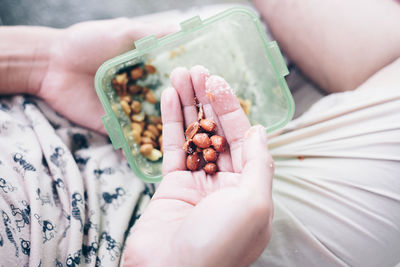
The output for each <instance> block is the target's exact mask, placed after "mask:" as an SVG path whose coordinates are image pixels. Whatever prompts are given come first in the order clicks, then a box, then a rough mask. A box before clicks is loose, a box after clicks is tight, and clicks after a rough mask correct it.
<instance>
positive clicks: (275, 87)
mask: <svg viewBox="0 0 400 267" xmlns="http://www.w3.org/2000/svg"><path fill="white" fill-rule="evenodd" d="M146 56H147V60H149V61H150V62H151V63H152V64H154V65H155V66H156V67H157V69H158V71H159V72H160V73H161V76H162V77H169V73H170V72H171V71H172V69H173V68H175V67H178V66H185V67H188V68H190V67H192V66H194V65H197V64H200V65H204V66H205V67H206V68H208V69H209V70H210V73H211V74H217V75H220V76H222V77H223V78H225V79H226V80H227V81H228V82H229V84H230V85H231V86H232V88H233V90H234V91H235V93H236V94H237V95H238V96H239V97H241V98H244V99H249V100H250V101H251V102H252V109H251V113H250V115H249V119H250V121H251V122H252V124H257V123H259V124H262V125H264V126H265V127H266V128H267V129H274V128H276V126H277V124H279V123H281V122H282V121H285V120H286V118H287V114H288V112H289V106H288V100H287V98H286V96H285V95H284V90H283V88H281V85H280V83H279V80H278V78H277V75H278V74H277V73H275V71H274V68H273V66H272V64H271V62H270V59H269V58H268V55H267V53H266V47H265V44H264V42H263V40H262V37H261V36H260V35H259V33H258V30H257V27H256V26H255V23H254V21H253V18H252V17H250V16H249V15H248V14H247V13H239V12H235V13H232V14H230V15H228V16H227V17H225V18H223V19H221V20H219V21H216V22H214V23H212V24H210V25H207V26H205V27H204V28H202V29H201V30H198V31H194V32H191V33H188V34H186V35H185V36H184V37H183V38H179V40H176V41H175V42H173V43H170V44H168V45H167V46H162V47H159V48H158V49H155V50H152V51H151V52H150V53H149V54H147V55H146ZM167 85H170V84H169V80H168V79H165V80H164V81H163V86H164V87H165V86H167Z"/></svg>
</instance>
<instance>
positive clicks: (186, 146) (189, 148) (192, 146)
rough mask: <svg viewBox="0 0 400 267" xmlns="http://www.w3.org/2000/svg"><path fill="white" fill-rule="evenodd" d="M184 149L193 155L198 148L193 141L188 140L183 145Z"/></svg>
mask: <svg viewBox="0 0 400 267" xmlns="http://www.w3.org/2000/svg"><path fill="white" fill-rule="evenodd" d="M183 149H184V150H185V152H186V153H188V154H193V153H194V152H195V151H196V146H195V144H194V143H193V141H192V139H188V140H186V142H185V143H184V144H183Z"/></svg>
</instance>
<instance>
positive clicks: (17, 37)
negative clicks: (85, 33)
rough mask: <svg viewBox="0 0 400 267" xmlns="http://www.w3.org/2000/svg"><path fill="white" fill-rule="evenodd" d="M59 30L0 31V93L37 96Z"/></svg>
mask: <svg viewBox="0 0 400 267" xmlns="http://www.w3.org/2000/svg"><path fill="white" fill-rule="evenodd" d="M59 32H60V30H57V29H51V28H45V27H25V26H16V27H2V28H1V29H0V39H1V40H3V41H2V42H1V43H0V51H1V52H0V93H1V94H16V93H28V94H33V95H35V94H37V93H38V92H39V90H40V86H41V83H42V81H43V79H44V77H45V76H46V73H47V69H48V66H49V63H50V59H51V50H52V47H53V45H54V43H55V41H56V40H57V38H58V35H59Z"/></svg>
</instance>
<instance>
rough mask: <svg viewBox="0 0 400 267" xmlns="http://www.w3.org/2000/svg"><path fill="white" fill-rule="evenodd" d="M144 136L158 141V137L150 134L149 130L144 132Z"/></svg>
mask: <svg viewBox="0 0 400 267" xmlns="http://www.w3.org/2000/svg"><path fill="white" fill-rule="evenodd" d="M143 136H147V137H150V138H151V139H152V140H156V139H157V137H156V136H155V135H154V134H153V133H152V132H150V131H149V130H146V131H144V132H143Z"/></svg>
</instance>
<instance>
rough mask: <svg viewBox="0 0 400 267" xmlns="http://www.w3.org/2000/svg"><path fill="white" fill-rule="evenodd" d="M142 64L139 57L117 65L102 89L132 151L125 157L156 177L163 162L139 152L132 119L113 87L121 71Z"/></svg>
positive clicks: (142, 170)
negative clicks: (133, 133)
mask: <svg viewBox="0 0 400 267" xmlns="http://www.w3.org/2000/svg"><path fill="white" fill-rule="evenodd" d="M141 62H144V58H143V57H137V58H135V59H132V60H130V61H127V62H124V63H122V64H119V65H115V66H114V67H112V68H110V69H109V70H108V71H107V72H106V74H105V75H104V78H103V80H102V87H103V90H104V92H105V94H106V97H107V98H108V100H109V102H110V106H111V110H112V112H113V113H114V115H115V116H116V118H117V120H118V123H119V124H120V126H121V129H122V133H123V135H124V137H125V140H126V142H127V144H128V146H129V150H130V151H125V150H124V153H125V156H126V158H127V159H128V162H129V164H130V165H132V162H135V164H136V166H137V167H138V168H139V170H140V172H142V173H143V174H144V175H145V176H146V177H156V176H160V175H161V167H162V161H161V160H159V161H156V162H152V161H149V160H148V159H146V158H145V157H144V156H143V155H142V154H141V153H140V151H139V149H140V147H139V145H138V144H137V143H136V142H135V140H134V138H133V135H132V129H131V126H130V119H129V118H128V116H127V115H126V114H125V112H124V111H123V110H122V107H121V105H120V98H119V96H118V95H117V94H116V93H115V91H114V89H113V88H112V85H111V81H112V79H113V77H114V76H115V74H116V73H117V72H118V71H119V70H120V69H123V68H125V67H129V66H133V65H136V64H137V63H141ZM156 76H159V74H157V75H156ZM153 78H157V77H154V75H153ZM157 80H159V79H158V78H157ZM154 86H155V85H154ZM157 88H158V86H157ZM156 91H157V92H160V91H161V89H160V88H158V89H157V90H156ZM155 115H156V114H155ZM131 168H132V169H134V167H133V166H131Z"/></svg>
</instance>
